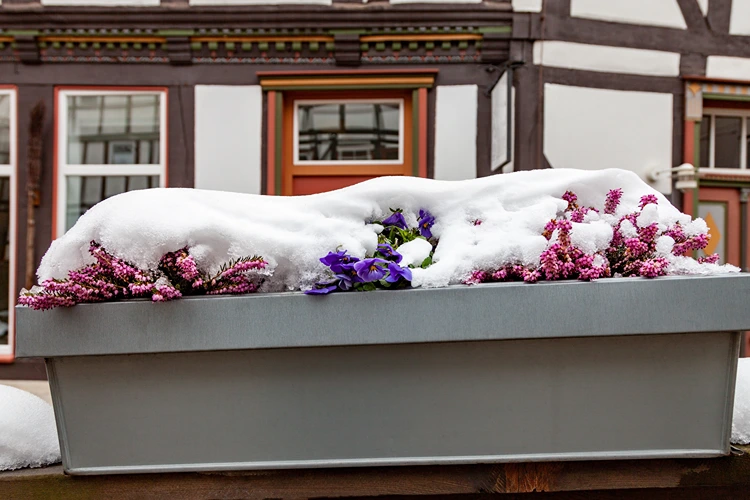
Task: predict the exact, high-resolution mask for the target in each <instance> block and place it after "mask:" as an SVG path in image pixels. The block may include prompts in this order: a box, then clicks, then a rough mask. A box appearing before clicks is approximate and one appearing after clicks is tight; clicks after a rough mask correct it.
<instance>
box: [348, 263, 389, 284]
mask: <svg viewBox="0 0 750 500" xmlns="http://www.w3.org/2000/svg"><path fill="white" fill-rule="evenodd" d="M387 263H388V261H387V260H383V259H365V260H361V261H359V262H357V263H356V264H354V269H355V270H356V271H357V276H359V277H360V279H361V280H362V281H363V282H365V283H370V282H372V281H378V280H379V279H381V278H382V277H383V276H385V269H383V266H382V265H381V264H387Z"/></svg>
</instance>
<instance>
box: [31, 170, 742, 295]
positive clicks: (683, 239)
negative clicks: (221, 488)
mask: <svg viewBox="0 0 750 500" xmlns="http://www.w3.org/2000/svg"><path fill="white" fill-rule="evenodd" d="M708 238H709V236H708V229H707V226H706V224H705V222H704V221H703V220H701V219H697V220H695V221H693V220H691V217H690V216H688V215H685V214H682V213H681V212H680V211H679V210H677V209H676V208H675V207H674V206H672V205H671V204H670V203H669V201H668V200H667V199H666V198H665V197H664V196H663V195H662V194H660V193H658V192H657V191H655V190H654V189H652V188H651V187H649V186H648V185H647V184H645V183H644V182H643V181H641V180H640V178H639V177H638V176H637V175H636V174H634V173H632V172H629V171H624V170H618V169H610V170H601V171H595V172H590V171H579V170H568V169H555V170H537V171H528V172H517V173H513V174H506V175H498V176H492V177H488V178H482V179H475V180H469V181H460V182H451V181H436V180H429V179H420V178H411V177H385V178H378V179H373V180H370V181H367V182H364V183H361V184H358V185H355V186H351V187H348V188H344V189H341V190H338V191H334V192H330V193H323V194H317V195H311V196H300V197H274V196H258V195H245V194H236V193H225V192H215V191H201V190H194V189H152V190H142V191H133V192H129V193H124V194H121V195H118V196H115V197H113V198H110V199H108V200H105V201H103V202H101V203H99V204H98V205H96V206H95V207H94V208H92V209H91V210H89V211H88V212H87V213H86V214H84V215H83V216H82V217H81V218H80V219H79V221H78V222H77V223H76V225H75V226H74V227H73V228H72V229H71V230H70V231H68V232H67V233H66V234H65V235H64V236H63V237H61V238H60V239H58V240H56V241H54V242H53V243H52V246H51V247H50V249H49V250H48V252H47V254H46V255H45V256H44V258H43V259H42V263H41V266H40V268H39V270H38V276H39V279H40V282H41V285H42V286H41V287H37V288H35V289H33V290H31V291H30V292H27V291H24V293H23V294H22V297H21V299H20V302H21V303H22V304H26V305H29V306H32V307H35V308H39V309H44V308H50V307H55V306H60V305H73V304H75V303H79V302H96V301H102V300H112V299H117V298H128V297H150V298H151V299H152V300H154V301H163V300H170V299H172V298H177V297H180V296H182V295H196V294H212V293H213V294H221V293H249V292H254V291H284V290H305V291H307V292H308V293H315V294H326V293H331V292H335V291H348V290H372V289H376V288H402V287H407V286H411V287H443V286H447V285H450V284H457V283H467V284H473V283H480V282H486V281H508V280H524V281H527V282H535V281H538V280H558V279H581V280H592V279H598V278H604V277H610V276H643V277H656V276H662V275H666V274H721V273H729V272H737V271H739V270H738V269H737V268H735V267H733V266H718V265H716V264H715V262H716V260H717V257H716V256H711V257H707V258H705V259H702V260H700V261H696V260H694V259H692V258H691V257H689V255H690V254H691V253H692V251H693V250H697V249H702V248H705V246H706V244H707V242H708Z"/></svg>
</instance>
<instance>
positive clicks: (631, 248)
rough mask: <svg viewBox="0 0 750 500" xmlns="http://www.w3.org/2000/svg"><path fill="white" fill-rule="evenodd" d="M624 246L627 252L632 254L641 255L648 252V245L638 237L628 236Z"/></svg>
mask: <svg viewBox="0 0 750 500" xmlns="http://www.w3.org/2000/svg"><path fill="white" fill-rule="evenodd" d="M625 248H626V249H627V252H628V253H629V254H630V255H632V256H636V257H637V256H639V255H643V254H644V253H646V252H648V245H646V244H645V243H644V242H642V241H641V240H640V239H639V238H628V239H626V240H625Z"/></svg>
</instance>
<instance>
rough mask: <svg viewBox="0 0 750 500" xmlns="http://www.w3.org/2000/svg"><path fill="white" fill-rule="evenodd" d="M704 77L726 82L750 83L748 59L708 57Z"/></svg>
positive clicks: (749, 62) (749, 61) (749, 60)
mask: <svg viewBox="0 0 750 500" xmlns="http://www.w3.org/2000/svg"><path fill="white" fill-rule="evenodd" d="M706 76H707V77H709V78H726V79H728V80H745V81H750V59H746V58H742V57H725V56H708V60H707V61H706Z"/></svg>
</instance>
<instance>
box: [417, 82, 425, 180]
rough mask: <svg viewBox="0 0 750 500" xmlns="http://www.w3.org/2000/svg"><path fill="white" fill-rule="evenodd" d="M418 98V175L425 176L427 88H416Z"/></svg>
mask: <svg viewBox="0 0 750 500" xmlns="http://www.w3.org/2000/svg"><path fill="white" fill-rule="evenodd" d="M417 95H418V99H419V137H418V138H417V142H418V144H417V147H419V170H418V172H419V176H420V177H427V89H425V88H421V89H419V90H417Z"/></svg>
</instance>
